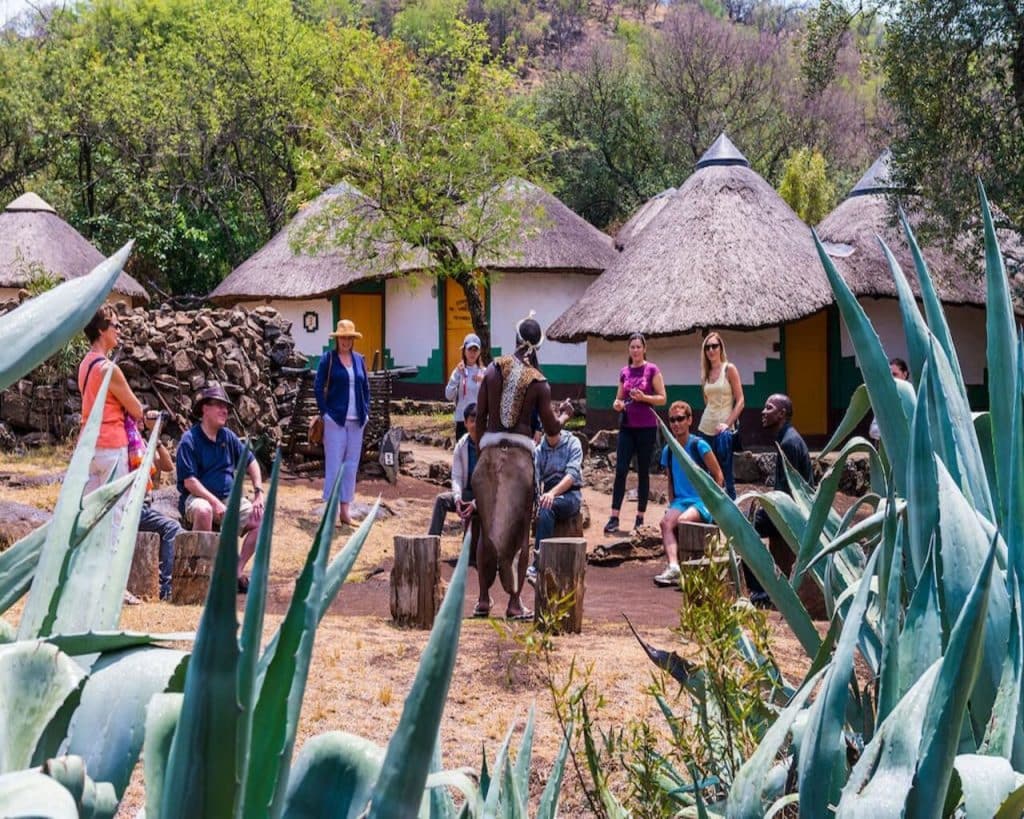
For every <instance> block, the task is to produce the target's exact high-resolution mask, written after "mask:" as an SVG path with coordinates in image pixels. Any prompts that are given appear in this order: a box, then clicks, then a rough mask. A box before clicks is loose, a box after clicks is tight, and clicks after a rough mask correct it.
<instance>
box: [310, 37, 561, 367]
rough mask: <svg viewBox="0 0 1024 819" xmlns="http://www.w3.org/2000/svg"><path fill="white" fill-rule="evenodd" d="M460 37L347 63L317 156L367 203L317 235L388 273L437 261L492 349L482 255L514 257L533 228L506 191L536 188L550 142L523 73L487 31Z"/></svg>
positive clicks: (393, 48)
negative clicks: (525, 103) (515, 185)
mask: <svg viewBox="0 0 1024 819" xmlns="http://www.w3.org/2000/svg"><path fill="white" fill-rule="evenodd" d="M452 32H453V35H454V36H453V37H452V38H451V39H447V38H446V39H445V40H443V41H442V42H438V43H436V46H435V47H431V48H427V49H424V50H423V51H422V52H421V53H420V54H419V55H417V56H413V55H411V54H410V53H409V52H408V51H407V50H406V49H404V48H403V47H401V46H400V45H398V44H395V43H383V44H381V45H380V47H377V48H372V47H367V48H365V49H363V50H362V51H361V52H359V55H358V57H357V58H356V59H353V60H351V61H350V62H349V64H348V65H347V66H346V69H345V74H344V76H343V77H340V78H339V84H338V85H337V86H336V88H335V90H334V93H333V96H332V100H331V105H330V108H329V110H328V111H327V113H326V116H325V119H324V124H323V132H324V135H325V144H324V146H323V148H322V149H318V150H322V151H323V152H324V153H325V154H326V155H327V156H328V159H329V171H330V175H329V177H328V178H330V179H331V180H332V181H333V180H336V179H338V178H341V179H345V180H347V181H348V182H349V183H351V184H352V185H353V186H355V187H356V188H357V189H358V190H359V191H361V192H362V193H363V194H364V195H365V197H366V198H365V199H361V200H358V203H356V200H355V199H345V200H341V201H339V203H338V204H337V206H336V209H335V210H334V212H333V213H329V214H328V216H327V219H326V220H325V221H324V222H323V223H322V224H320V225H319V226H314V230H316V229H317V228H318V227H319V228H326V227H331V228H332V229H331V231H330V232H329V235H328V236H326V237H325V238H324V239H323V241H330V242H334V243H337V244H341V245H344V246H348V247H351V248H353V249H354V250H355V251H356V252H358V253H359V254H360V255H361V256H362V257H363V258H364V259H365V260H366V264H367V265H369V266H371V267H372V268H373V269H376V270H379V271H380V272H382V273H384V272H394V271H395V270H397V269H398V268H399V266H400V265H401V263H402V262H403V261H408V250H409V248H413V249H416V250H418V251H419V252H421V253H425V254H427V255H428V256H429V261H430V263H431V265H432V267H433V269H434V270H435V271H436V272H437V273H438V275H441V276H446V277H450V278H452V279H454V280H455V281H456V282H458V284H459V285H460V286H461V287H462V289H463V291H464V292H465V294H466V298H467V301H468V306H469V310H470V313H471V315H472V319H473V327H474V330H475V331H476V333H477V334H478V335H479V336H480V338H481V340H482V342H483V349H485V350H486V349H488V348H489V346H490V327H489V325H488V321H487V314H486V310H485V309H484V304H483V302H482V301H481V299H480V295H479V292H478V289H477V287H478V285H479V284H480V283H481V282H483V281H484V280H485V279H486V275H487V274H486V271H484V270H482V269H480V266H479V264H478V260H480V259H482V258H484V257H487V256H492V257H493V256H494V255H497V254H500V253H502V252H504V251H505V250H507V249H508V248H509V246H510V244H511V242H512V241H513V239H514V238H515V237H516V236H517V235H518V234H519V232H520V230H521V224H522V223H521V217H522V214H521V213H520V212H517V210H516V209H515V207H514V205H511V204H510V203H508V202H507V201H505V200H504V199H503V197H502V196H501V195H500V190H499V186H500V185H501V183H503V182H504V181H505V180H507V179H509V178H510V177H517V176H518V177H527V178H532V179H533V180H535V181H536V180H537V179H538V177H539V176H540V175H541V174H542V173H543V170H544V164H543V160H544V157H545V156H546V154H547V151H548V146H547V145H546V144H545V139H544V138H543V137H542V134H541V132H540V130H539V129H538V128H537V127H536V126H535V125H533V124H532V121H531V120H532V115H531V112H530V111H529V110H528V109H525V108H523V107H522V103H521V101H520V100H518V99H517V98H516V96H515V94H514V89H515V83H516V76H515V74H514V72H513V71H512V70H510V69H509V68H506V67H504V66H503V65H500V64H499V63H497V62H495V61H493V60H491V59H490V49H489V46H488V42H487V33H486V31H485V30H484V29H483V27H482V26H479V25H475V24H468V23H464V22H461V21H457V22H456V23H455V25H454V27H453V29H452ZM424 65H429V66H431V68H430V70H429V71H428V70H424ZM382 77H387V78H388V81H387V82H381V81H380V78H382ZM354 203H356V204H354ZM335 217H341V218H335ZM338 225H340V227H338ZM307 240H308V241H313V242H314V243H315V242H316V237H315V236H314V237H307Z"/></svg>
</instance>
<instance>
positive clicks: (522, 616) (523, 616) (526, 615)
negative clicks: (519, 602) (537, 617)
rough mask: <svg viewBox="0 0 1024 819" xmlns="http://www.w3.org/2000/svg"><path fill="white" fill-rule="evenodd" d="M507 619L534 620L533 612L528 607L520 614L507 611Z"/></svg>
mask: <svg viewBox="0 0 1024 819" xmlns="http://www.w3.org/2000/svg"><path fill="white" fill-rule="evenodd" d="M505 619H506V620H532V619H533V612H532V611H530V610H529V609H527V608H524V609H523V610H522V611H521V612H519V614H513V613H512V612H510V611H506V612H505Z"/></svg>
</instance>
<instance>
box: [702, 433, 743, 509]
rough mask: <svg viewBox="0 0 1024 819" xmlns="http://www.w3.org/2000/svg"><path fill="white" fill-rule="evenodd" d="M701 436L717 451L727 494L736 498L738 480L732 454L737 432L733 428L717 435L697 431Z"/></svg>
mask: <svg viewBox="0 0 1024 819" xmlns="http://www.w3.org/2000/svg"><path fill="white" fill-rule="evenodd" d="M697 434H698V435H699V436H700V437H701V438H703V439H704V440H705V441H707V442H708V443H709V444H710V445H711V451H712V452H714V453H715V458H716V459H717V460H718V465H719V466H720V467H722V474H723V475H724V476H725V494H726V495H728V496H729V497H730V498H732V499H733V500H736V480H735V478H733V476H732V455H733V438H734V436H735V433H734V432H733V431H732V430H731V429H727V430H725V432H719V433H718V434H717V435H705V434H704V433H703V432H698V433H697Z"/></svg>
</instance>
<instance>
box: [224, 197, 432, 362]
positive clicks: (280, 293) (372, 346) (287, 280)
mask: <svg viewBox="0 0 1024 819" xmlns="http://www.w3.org/2000/svg"><path fill="white" fill-rule="evenodd" d="M343 197H355V198H360V197H362V194H361V193H360V192H359V191H358V190H356V189H355V188H354V187H352V186H351V185H349V184H347V183H344V182H342V183H339V184H337V185H334V186H332V187H330V188H328V189H327V190H326V191H324V192H323V193H322V194H320V196H318V197H317V198H316V199H314V200H313V201H312V202H310V203H309V204H308V205H306V206H305V207H303V208H302V209H301V210H300V211H299V212H298V213H297V214H296V215H295V217H294V218H293V219H292V220H291V222H289V223H288V224H287V225H286V226H285V227H284V228H283V229H282V230H280V231H279V232H278V233H277V234H276V235H275V236H274V237H273V238H272V239H271V240H270V241H269V242H267V244H265V245H264V246H263V247H262V248H261V249H260V250H258V251H256V253H254V254H253V255H252V256H250V257H249V258H248V259H246V260H245V261H244V262H242V264H240V265H239V266H238V267H236V268H235V269H234V270H233V271H232V272H231V273H230V274H229V275H228V276H227V277H226V278H225V279H224V281H222V282H221V283H220V284H219V285H217V287H216V288H215V289H214V290H213V292H212V293H210V296H209V298H210V300H211V301H213V302H215V303H216V304H219V305H222V306H236V305H237V306H242V307H258V306H259V305H262V304H269V305H271V306H272V307H274V308H275V309H277V310H278V312H280V313H281V315H282V316H284V317H285V318H286V319H288V320H289V321H291V322H292V337H293V338H294V339H295V347H296V349H297V350H298V351H299V352H300V353H302V354H303V355H305V356H307V357H309V358H310V359H316V358H319V357H320V354H321V353H322V352H323V350H324V349H325V347H326V345H327V342H328V340H329V339H328V335H329V334H330V333H332V332H334V328H335V326H336V325H337V322H338V319H339V318H342V317H344V318H348V319H352V321H354V322H355V323H356V326H357V327H358V328H359V331H360V332H361V333H362V334H363V337H362V338H361V339H359V340H357V342H356V349H357V350H358V351H359V352H360V353H362V354H363V355H364V356H365V357H366V361H367V364H369V365H372V363H373V359H374V355H375V353H377V352H378V351H380V352H381V353H382V354H384V352H385V341H384V331H385V308H384V301H385V299H384V291H385V284H384V277H382V276H380V275H379V273H377V272H369V271H367V269H366V266H365V265H363V264H361V263H360V262H359V261H357V260H356V259H355V258H354V256H353V254H352V253H351V252H350V251H348V250H347V249H345V248H339V247H329V248H325V249H316V250H312V251H306V250H302V249H301V248H299V249H297V248H296V247H295V242H296V241H301V240H302V238H303V237H302V233H303V231H304V229H305V228H306V227H308V226H309V223H310V220H311V219H313V217H315V216H318V215H321V214H323V212H324V210H325V208H327V207H328V205H330V204H332V203H334V202H337V201H338V200H339V199H341V198H343ZM309 238H312V237H309ZM408 255H409V258H410V262H409V264H408V266H407V267H403V268H401V269H400V270H399V271H398V272H406V271H408V270H412V269H415V264H414V262H413V261H412V259H413V258H414V255H413V254H411V253H410V254H408ZM380 363H381V364H382V365H383V363H384V361H383V358H382V359H381V361H380Z"/></svg>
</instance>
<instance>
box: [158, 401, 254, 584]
mask: <svg viewBox="0 0 1024 819" xmlns="http://www.w3.org/2000/svg"><path fill="white" fill-rule="evenodd" d="M231 407H232V404H231V400H230V399H229V398H228V396H227V393H225V392H224V388H223V387H222V386H221V385H220V384H210V385H209V386H207V387H206V389H204V390H203V391H202V392H201V393H200V395H199V400H198V401H197V402H196V405H195V407H194V409H193V414H194V415H195V416H196V417H198V418H199V421H198V423H196V424H195V426H193V427H192V428H191V429H190V430H189V431H188V432H186V433H185V434H184V435H183V436H181V443H180V444H178V455H177V459H176V460H177V471H178V493H179V494H180V496H181V497H180V498H179V500H178V509H179V511H180V512H181V516H182V520H184V521H185V522H186V523H187V524H188V525H189V526H190V527H191V528H192V529H193V530H194V531H197V532H213V531H216V530H217V529H219V528H220V523H221V521H222V520H223V519H224V511H225V509H226V506H225V501H227V499H228V497H229V496H230V495H231V486H232V484H234V482H235V474H236V472H237V470H238V467H239V464H240V463H241V460H242V456H243V455H244V454H245V445H244V444H243V443H242V442H241V440H239V438H238V436H237V435H235V433H233V432H232V431H231V430H230V429H228V428H227V422H228V411H229V410H230V409H231ZM245 468H246V471H247V472H248V473H249V478H250V479H251V480H252V486H253V499H252V501H249V499H248V498H245V497H243V498H242V504H241V508H240V509H239V520H238V527H239V532H240V533H241V534H242V536H243V538H244V540H243V541H242V551H241V553H240V554H239V557H238V591H239V592H241V593H242V594H245V593H246V592H247V591H248V590H249V578H248V577H247V576H246V575H244V574H243V573H242V570H243V569H244V567H245V564H246V563H248V562H249V558H251V557H252V555H253V552H254V551H255V550H256V537H257V535H258V533H259V527H260V520H261V519H262V517H263V477H262V475H261V474H260V465H259V463H258V462H257V461H256V459H255V458H254V457H253V454H252V453H251V452H250V453H249V458H248V461H247V462H246V467H245Z"/></svg>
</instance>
